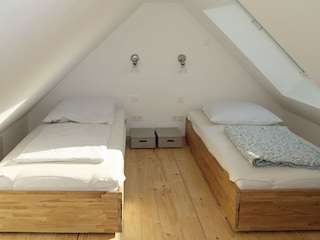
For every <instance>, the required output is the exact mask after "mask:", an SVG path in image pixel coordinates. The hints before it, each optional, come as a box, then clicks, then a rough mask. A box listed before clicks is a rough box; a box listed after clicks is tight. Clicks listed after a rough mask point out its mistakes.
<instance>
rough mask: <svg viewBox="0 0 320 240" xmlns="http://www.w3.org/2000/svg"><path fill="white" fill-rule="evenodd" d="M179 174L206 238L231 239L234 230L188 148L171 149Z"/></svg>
mask: <svg viewBox="0 0 320 240" xmlns="http://www.w3.org/2000/svg"><path fill="white" fill-rule="evenodd" d="M173 153H174V156H175V159H176V161H177V164H178V166H179V169H180V172H181V175H182V177H183V180H184V182H185V185H186V186H187V189H188V192H189V195H190V198H191V200H192V203H193V205H194V207H195V210H196V212H197V215H198V218H199V221H200V223H201V225H202V228H203V230H204V232H205V236H206V238H207V239H221V238H222V237H223V238H227V239H232V238H233V235H234V232H233V231H232V229H231V228H230V226H229V224H228V222H227V221H226V220H225V217H224V216H223V214H222V213H221V210H220V208H219V205H218V203H217V201H216V199H215V197H214V195H213V193H212V191H211V190H210V188H209V186H208V184H207V182H206V181H205V179H204V178H203V176H202V173H201V171H200V169H199V167H198V165H197V163H196V162H195V161H194V159H193V155H192V154H191V152H190V150H189V149H187V150H186V149H175V150H173Z"/></svg>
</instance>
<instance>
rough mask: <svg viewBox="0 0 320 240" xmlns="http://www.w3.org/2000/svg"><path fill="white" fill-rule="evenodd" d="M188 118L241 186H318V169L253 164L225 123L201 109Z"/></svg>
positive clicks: (319, 181)
mask: <svg viewBox="0 0 320 240" xmlns="http://www.w3.org/2000/svg"><path fill="white" fill-rule="evenodd" d="M188 119H189V120H190V121H191V122H192V126H193V129H194V131H195V132H196V133H197V134H198V135H199V136H200V138H201V139H202V141H203V142H204V144H205V145H206V146H207V148H208V150H209V152H210V153H211V154H213V155H214V156H215V158H216V159H217V161H218V162H219V164H220V165H221V167H222V168H223V169H225V170H226V171H227V172H228V173H229V178H230V181H232V182H234V183H236V184H237V186H238V187H239V188H240V189H306V188H307V189H319V188H320V171H318V170H308V169H299V168H291V167H270V168H257V167H254V166H252V165H251V164H250V163H248V161H247V160H246V159H245V158H244V157H243V156H242V155H241V154H240V152H239V151H238V150H237V149H236V147H235V146H234V145H233V144H232V143H231V141H230V140H229V139H228V137H227V136H226V135H225V133H224V125H215V124H212V123H211V122H210V121H209V120H208V118H207V117H206V116H205V114H204V113H203V112H202V111H192V112H190V113H189V114H188Z"/></svg>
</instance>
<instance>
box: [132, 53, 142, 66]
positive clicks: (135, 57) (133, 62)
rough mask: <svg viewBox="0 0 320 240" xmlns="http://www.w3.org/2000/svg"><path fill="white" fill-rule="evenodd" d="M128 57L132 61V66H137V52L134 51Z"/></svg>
mask: <svg viewBox="0 0 320 240" xmlns="http://www.w3.org/2000/svg"><path fill="white" fill-rule="evenodd" d="M130 59H131V61H132V64H133V66H137V64H138V61H139V59H140V57H139V55H138V54H136V53H134V54H132V55H131V57H130Z"/></svg>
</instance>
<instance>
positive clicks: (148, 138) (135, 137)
mask: <svg viewBox="0 0 320 240" xmlns="http://www.w3.org/2000/svg"><path fill="white" fill-rule="evenodd" d="M130 146H131V148H155V147H156V136H155V133H154V129H153V128H131V129H130Z"/></svg>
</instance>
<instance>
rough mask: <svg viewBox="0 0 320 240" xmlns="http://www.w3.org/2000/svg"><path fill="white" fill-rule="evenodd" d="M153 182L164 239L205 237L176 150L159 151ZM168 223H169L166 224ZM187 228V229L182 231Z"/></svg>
mask: <svg viewBox="0 0 320 240" xmlns="http://www.w3.org/2000/svg"><path fill="white" fill-rule="evenodd" d="M156 155H157V158H155V159H154V164H155V165H156V166H155V168H154V171H153V174H152V176H153V181H154V185H155V188H156V189H157V191H156V196H157V204H158V209H159V210H160V209H161V211H159V215H160V221H161V226H162V231H163V233H164V236H165V237H166V238H164V239H199V238H200V239H201V238H203V237H204V234H203V231H202V228H201V225H200V224H199V221H198V218H197V214H196V213H195V211H194V206H193V204H192V202H191V201H190V196H189V193H188V190H187V188H186V186H185V183H184V181H183V179H182V177H181V173H180V170H179V168H178V166H177V164H176V160H175V158H174V155H173V154H172V151H171V150H169V149H164V151H159V150H157V151H156ZM163 223H166V224H163ZM182 229H183V230H182Z"/></svg>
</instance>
